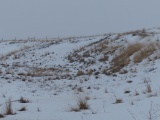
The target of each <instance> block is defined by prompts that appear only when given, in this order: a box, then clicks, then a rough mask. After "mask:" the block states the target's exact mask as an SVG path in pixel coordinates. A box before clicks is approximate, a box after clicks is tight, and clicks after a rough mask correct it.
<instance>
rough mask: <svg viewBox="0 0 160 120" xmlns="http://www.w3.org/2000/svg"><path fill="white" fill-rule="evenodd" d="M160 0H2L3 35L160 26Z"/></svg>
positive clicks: (62, 34)
mask: <svg viewBox="0 0 160 120" xmlns="http://www.w3.org/2000/svg"><path fill="white" fill-rule="evenodd" d="M159 12H160V0H0V39H1V38H2V37H3V39H13V38H15V37H17V39H20V38H23V39H25V38H28V36H30V37H32V36H35V37H36V38H45V37H46V36H48V37H58V36H59V37H66V36H81V35H92V34H102V33H109V32H123V31H128V30H135V29H141V28H152V27H160V14H159Z"/></svg>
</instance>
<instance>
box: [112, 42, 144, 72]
mask: <svg viewBox="0 0 160 120" xmlns="http://www.w3.org/2000/svg"><path fill="white" fill-rule="evenodd" d="M142 47H143V45H142V44H140V43H136V44H131V45H129V46H128V47H127V48H126V49H124V50H122V51H121V52H120V54H119V55H118V56H116V57H115V58H114V59H113V60H112V66H111V72H112V73H114V72H119V71H120V70H121V69H122V68H123V67H124V66H127V65H128V64H129V63H130V56H131V55H133V54H134V53H135V52H137V51H139V50H140V49H142Z"/></svg>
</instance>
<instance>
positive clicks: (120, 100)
mask: <svg viewBox="0 0 160 120" xmlns="http://www.w3.org/2000/svg"><path fill="white" fill-rule="evenodd" d="M118 103H123V99H120V98H116V101H115V103H114V104H118Z"/></svg>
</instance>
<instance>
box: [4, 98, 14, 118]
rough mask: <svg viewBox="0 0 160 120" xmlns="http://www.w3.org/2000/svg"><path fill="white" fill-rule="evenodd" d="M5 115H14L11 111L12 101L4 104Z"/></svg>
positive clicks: (9, 100)
mask: <svg viewBox="0 0 160 120" xmlns="http://www.w3.org/2000/svg"><path fill="white" fill-rule="evenodd" d="M4 114H5V115H14V114H15V113H14V112H13V110H12V101H11V99H10V98H9V99H8V101H7V102H6V107H5V113H4Z"/></svg>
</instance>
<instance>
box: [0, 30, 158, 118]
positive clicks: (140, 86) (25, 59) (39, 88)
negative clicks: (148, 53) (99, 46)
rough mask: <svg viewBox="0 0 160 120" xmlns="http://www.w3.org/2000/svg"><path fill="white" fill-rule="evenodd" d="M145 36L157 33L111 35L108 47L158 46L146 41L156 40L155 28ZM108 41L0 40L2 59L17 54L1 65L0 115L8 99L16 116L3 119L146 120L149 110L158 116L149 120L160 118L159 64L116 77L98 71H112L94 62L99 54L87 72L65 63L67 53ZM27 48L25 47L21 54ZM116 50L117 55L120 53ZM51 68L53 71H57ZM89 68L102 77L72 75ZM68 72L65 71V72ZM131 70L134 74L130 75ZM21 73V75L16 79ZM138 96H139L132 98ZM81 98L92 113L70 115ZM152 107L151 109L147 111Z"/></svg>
mask: <svg viewBox="0 0 160 120" xmlns="http://www.w3.org/2000/svg"><path fill="white" fill-rule="evenodd" d="M149 31H152V32H153V31H154V32H155V33H154V34H153V35H150V36H147V37H145V38H141V37H140V36H138V35H137V36H132V35H131V34H124V35H123V36H121V37H120V38H118V39H116V37H117V36H116V35H115V34H111V36H110V37H109V38H108V39H107V40H109V41H110V42H109V43H108V45H110V46H121V45H122V47H126V46H127V45H128V44H131V43H132V44H133V43H137V42H141V43H144V44H145V43H146V41H147V40H150V41H156V39H149V38H157V36H159V29H157V30H156V29H153V30H147V32H149ZM117 35H118V34H117ZM107 36H108V35H104V36H94V37H88V38H77V39H73V40H69V39H64V40H62V41H58V42H55V41H44V42H41V41H39V42H38V41H35V42H33V41H32V42H31V41H24V42H21V43H20V42H15V43H14V44H10V42H9V41H2V42H1V43H0V53H1V55H2V54H3V55H5V54H6V55H7V54H8V53H10V52H12V51H16V53H14V55H9V56H6V58H4V59H2V60H1V64H0V71H1V73H0V76H1V79H0V98H1V100H0V113H1V114H3V113H4V111H5V105H6V101H7V100H8V99H9V98H10V99H11V100H12V101H13V102H12V108H13V111H14V112H16V114H15V115H6V116H5V117H4V118H1V119H2V120H3V119H4V120H70V119H76V120H106V119H109V120H124V119H126V120H132V119H133V120H134V119H136V120H138V119H140V120H147V119H148V116H149V114H150V113H149V112H150V111H151V112H153V113H154V111H157V112H156V113H155V114H153V116H154V117H155V118H156V119H158V116H159V115H160V112H159V109H160V104H159V97H160V84H159V78H160V74H159V72H160V67H159V62H160V61H159V59H157V60H154V61H150V62H148V60H147V59H145V60H144V61H142V62H140V63H137V64H133V63H132V64H129V65H128V66H126V67H124V69H127V70H128V73H125V74H120V73H116V76H114V75H105V74H102V73H101V70H100V69H99V68H100V67H101V66H102V68H103V67H105V66H108V67H110V65H109V64H110V61H108V62H105V63H103V62H102V63H100V61H99V60H98V59H99V58H100V56H101V57H102V54H99V55H95V56H97V58H95V60H96V63H95V64H93V65H89V64H88V67H87V66H85V65H84V64H83V63H81V64H80V63H79V62H78V61H74V62H73V63H70V62H69V60H68V59H67V56H68V55H69V54H71V53H73V52H74V51H75V50H79V49H81V48H83V47H84V49H82V51H80V52H79V53H77V54H81V55H83V52H85V51H87V50H92V48H94V47H95V46H96V44H95V43H96V42H98V41H101V40H102V39H103V38H106V37H107ZM104 40H105V39H104ZM92 43H93V45H92ZM25 46H28V47H27V48H26V49H22V48H24V47H25ZM120 49H121V47H120ZM118 51H119V50H117V51H116V52H115V54H118ZM157 52H158V51H157ZM115 54H113V55H111V54H110V58H111V59H112V58H113V57H114V56H115ZM92 55H94V53H92ZM155 55H156V54H155ZM15 56H17V57H15ZM91 58H92V57H91ZM87 59H88V58H86V60H87ZM111 59H109V60H111ZM44 68H45V70H46V71H45V70H44V72H42V74H43V75H37V76H30V75H27V73H28V72H31V73H34V70H35V73H38V72H39V71H38V70H39V69H44ZM49 68H55V70H50V69H49ZM91 68H94V69H96V70H97V71H99V72H100V73H99V74H98V75H95V74H91V75H82V76H76V73H77V70H78V69H81V70H83V71H85V70H86V69H91ZM67 69H69V70H68V71H67ZM130 69H133V70H135V71H134V72H132V71H130ZM20 73H21V74H22V73H23V74H22V75H20ZM67 74H70V75H71V77H72V79H69V77H65V75H67ZM56 77H59V79H58V78H57V79H56ZM129 81H131V83H130V82H129ZM147 85H150V86H151V89H152V91H151V92H150V93H149V92H147V91H146V89H147ZM78 88H81V89H82V91H79V90H78ZM125 91H130V93H125ZM136 92H137V93H139V95H136ZM79 96H87V97H89V100H88V103H89V105H90V108H89V109H88V110H81V111H79V112H71V111H70V108H71V107H72V106H76V104H77V103H76V100H77V98H78V97H79ZM21 97H24V98H26V99H28V100H29V103H20V102H19V101H18V100H19V99H20V98H21ZM116 99H121V100H122V103H115V102H116ZM151 105H152V106H153V108H154V109H151ZM22 106H25V107H26V108H27V110H26V111H18V110H19V109H20V108H21V107H22ZM152 119H153V118H152Z"/></svg>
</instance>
